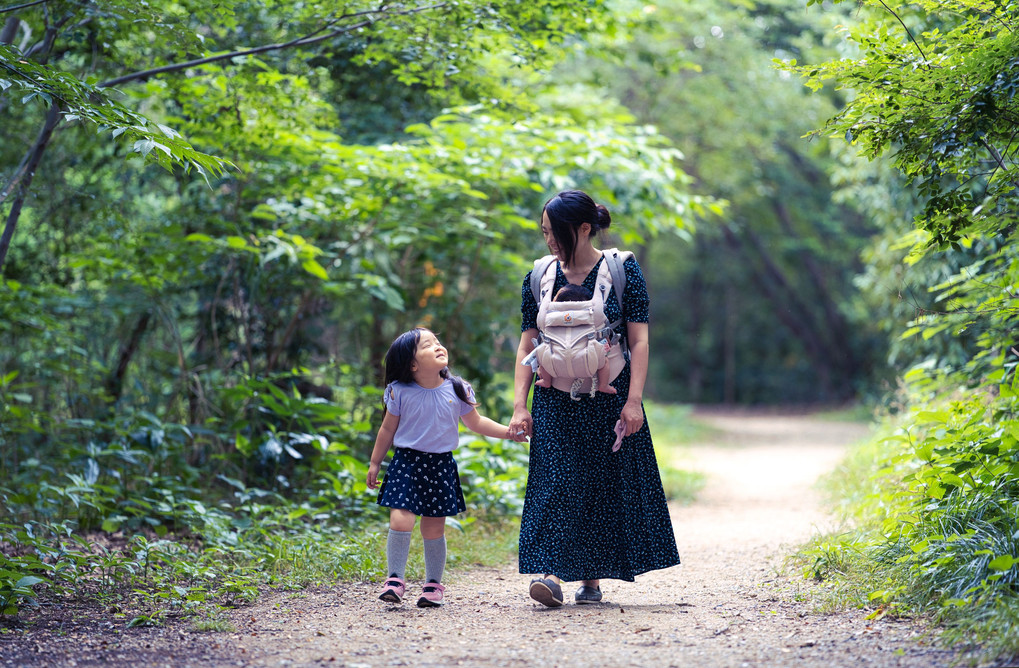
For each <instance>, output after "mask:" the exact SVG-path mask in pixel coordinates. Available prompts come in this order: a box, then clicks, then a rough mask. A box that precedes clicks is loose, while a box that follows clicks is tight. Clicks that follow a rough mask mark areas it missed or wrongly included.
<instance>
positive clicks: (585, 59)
mask: <svg viewBox="0 0 1019 668" xmlns="http://www.w3.org/2000/svg"><path fill="white" fill-rule="evenodd" d="M617 6H618V7H620V8H621V11H622V12H623V15H624V17H625V23H624V25H623V27H622V28H621V29H620V30H618V31H616V32H615V33H613V34H611V35H607V36H604V37H601V38H596V39H595V42H596V48H594V49H588V50H585V51H583V52H582V53H581V54H580V55H579V56H577V57H575V58H574V59H572V60H571V61H569V62H568V63H567V64H566V65H565V66H564V68H563V70H564V72H565V71H568V72H570V73H571V74H572V73H573V72H576V71H580V72H582V73H584V74H583V76H584V77H585V78H586V79H587V80H589V81H590V82H592V83H593V84H595V85H598V86H605V87H607V88H609V89H610V90H611V91H613V93H614V94H615V96H616V97H618V98H619V99H621V100H624V101H625V103H626V105H627V107H628V108H629V109H630V110H631V111H632V112H633V113H634V114H635V115H636V116H637V117H638V118H639V119H640V120H641V121H642V122H647V123H653V124H654V125H655V126H657V127H658V128H659V130H660V132H661V133H662V134H664V135H665V136H667V137H668V138H669V139H671V140H672V141H674V142H675V144H676V146H677V147H678V148H679V149H680V150H681V151H682V153H683V155H684V156H685V158H686V164H688V165H689V167H688V171H689V172H690V173H691V174H692V175H694V176H695V177H696V180H695V182H694V187H695V188H696V191H697V192H699V193H701V194H703V195H704V196H705V197H707V198H710V200H709V201H711V202H712V203H713V204H714V205H715V206H713V207H711V208H710V209H709V211H710V215H708V216H706V217H705V218H704V220H703V222H701V224H699V225H698V230H697V235H696V236H695V237H694V238H693V240H692V243H688V242H687V241H685V240H680V239H677V238H674V237H671V236H661V237H657V238H656V237H645V238H644V239H642V240H641V241H643V242H644V243H645V244H646V247H645V248H644V253H643V255H641V256H640V259H641V263H642V267H643V268H644V269H645V273H646V276H647V279H648V284H649V290H650V293H651V295H652V299H653V306H652V309H653V314H654V317H653V318H652V321H651V328H652V329H651V338H652V341H654V342H656V345H655V352H654V355H655V361H656V363H655V364H654V365H652V368H651V370H650V373H649V376H650V377H649V392H650V393H652V394H653V395H654V396H657V397H660V398H664V397H666V396H667V397H669V398H670V400H673V401H690V402H695V403H720V402H727V403H734V402H739V403H780V402H783V401H788V402H801V403H806V402H817V401H833V400H840V399H847V398H850V397H852V396H855V395H856V393H857V392H859V391H862V390H863V389H865V388H866V387H867V385H868V383H869V381H870V380H871V378H872V377H873V376H874V375H876V372H875V368H876V367H878V366H879V365H880V360H881V358H882V357H883V356H884V350H883V349H884V346H885V345H886V344H885V341H884V340H882V339H881V338H880V336H879V332H877V331H875V329H874V328H873V325H872V322H871V320H870V317H869V314H868V313H867V311H866V310H865V308H863V307H861V306H860V305H859V304H858V303H857V301H856V297H855V294H856V292H857V289H856V287H855V286H854V285H853V277H854V275H855V274H856V273H857V272H858V271H859V269H860V262H859V252H860V250H861V249H862V248H863V247H864V246H865V244H866V243H867V240H868V238H869V236H870V235H871V234H872V233H873V232H874V230H875V227H874V226H873V225H872V224H871V222H870V221H869V220H868V219H867V218H866V216H865V215H864V214H865V211H861V210H860V209H858V208H856V207H854V206H853V203H852V202H848V201H845V200H844V201H838V200H836V199H835V197H834V194H835V193H834V192H833V187H832V184H831V183H830V182H829V179H828V178H827V172H828V170H830V169H831V168H832V166H833V163H834V161H833V159H832V156H831V155H830V144H829V142H827V141H814V142H809V143H808V142H805V141H803V140H802V139H801V137H802V135H804V134H805V133H806V132H808V131H809V129H810V128H811V127H813V126H815V125H816V124H820V123H822V122H823V120H824V119H825V118H826V117H827V116H829V115H831V114H833V113H835V112H836V111H837V107H836V106H835V104H833V102H834V103H837V100H832V99H828V98H824V97H821V96H811V95H810V94H809V91H807V90H806V89H804V87H803V86H802V84H801V83H800V82H798V81H796V80H795V79H794V78H793V77H790V76H789V74H788V73H786V72H782V71H781V70H779V69H778V68H775V67H774V65H773V63H772V59H773V58H775V57H776V56H779V57H781V58H782V59H791V58H802V59H807V60H808V61H811V62H812V61H813V60H815V59H821V58H828V57H830V56H831V54H832V53H833V50H832V48H831V47H830V46H829V45H827V44H825V43H824V33H825V31H826V30H827V29H828V28H829V27H830V26H831V25H833V24H834V23H836V22H837V21H839V20H840V19H842V18H844V17H843V15H844V13H845V12H843V11H825V12H821V11H809V12H804V11H802V8H801V7H800V6H798V3H795V2H793V3H790V2H785V1H783V0H773V1H768V2H756V3H751V4H748V3H745V2H679V1H670V2H657V3H653V4H648V3H644V2H619V3H617ZM722 204H724V206H721V205H722ZM659 342H661V344H659Z"/></svg>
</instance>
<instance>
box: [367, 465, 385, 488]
mask: <svg viewBox="0 0 1019 668" xmlns="http://www.w3.org/2000/svg"><path fill="white" fill-rule="evenodd" d="M381 467H382V465H381V464H376V463H375V462H371V463H370V464H368V489H378V486H379V468H381Z"/></svg>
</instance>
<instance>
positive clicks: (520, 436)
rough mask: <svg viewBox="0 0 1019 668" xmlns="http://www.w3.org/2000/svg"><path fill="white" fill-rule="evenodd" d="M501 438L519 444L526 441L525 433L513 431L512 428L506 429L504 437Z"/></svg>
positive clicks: (519, 430) (521, 430)
mask: <svg viewBox="0 0 1019 668" xmlns="http://www.w3.org/2000/svg"><path fill="white" fill-rule="evenodd" d="M503 438H506V439H509V440H511V441H516V442H517V443H520V442H521V441H526V440H527V433H526V432H525V431H524V430H523V429H514V428H513V427H506V435H505V436H503Z"/></svg>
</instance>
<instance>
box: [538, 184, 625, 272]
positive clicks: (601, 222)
mask: <svg viewBox="0 0 1019 668" xmlns="http://www.w3.org/2000/svg"><path fill="white" fill-rule="evenodd" d="M541 213H542V215H544V214H548V222H549V227H551V228H552V236H553V237H554V238H555V242H556V245H558V246H559V250H560V252H561V253H562V257H563V264H564V265H565V266H567V267H569V266H570V265H572V264H573V259H574V256H575V255H576V254H577V230H579V229H580V226H581V225H583V224H584V223H590V224H591V234H594V233H595V232H601V231H602V230H605V229H608V227H609V225H611V224H612V216H610V215H609V210H608V209H606V208H605V207H604V206H602V205H601V204H595V203H594V200H593V199H591V196H590V195H588V194H587V193H586V192H584V191H583V190H564V191H562V192H561V193H559V194H558V195H555V196H554V197H552V198H551V199H550V200H548V201H547V202H545V206H544V207H542V209H541ZM538 224H539V225H540V224H541V220H540V219H539V221H538Z"/></svg>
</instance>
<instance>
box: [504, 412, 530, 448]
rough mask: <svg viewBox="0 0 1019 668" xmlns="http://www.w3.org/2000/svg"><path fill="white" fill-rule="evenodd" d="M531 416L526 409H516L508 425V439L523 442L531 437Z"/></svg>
mask: <svg viewBox="0 0 1019 668" xmlns="http://www.w3.org/2000/svg"><path fill="white" fill-rule="evenodd" d="M531 430H532V422H531V414H530V413H529V412H528V411H527V409H526V408H518V409H515V410H514V411H513V417H512V418H511V419H510V423H509V434H510V435H509V437H508V438H512V439H513V440H514V441H518V442H519V441H525V440H527V439H528V438H530V437H531V435H532V431H531Z"/></svg>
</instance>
